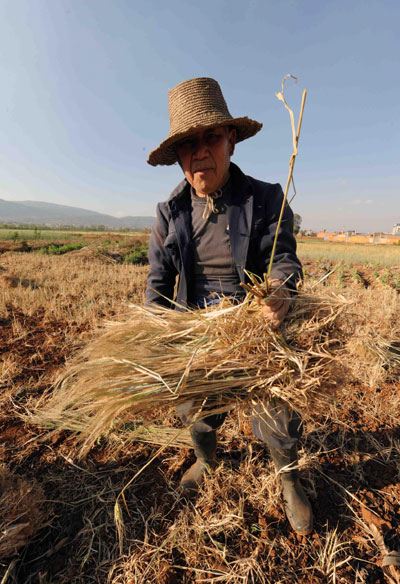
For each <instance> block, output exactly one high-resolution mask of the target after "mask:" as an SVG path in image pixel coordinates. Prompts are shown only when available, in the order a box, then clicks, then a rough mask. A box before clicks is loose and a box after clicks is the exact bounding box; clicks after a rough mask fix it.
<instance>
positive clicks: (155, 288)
mask: <svg viewBox="0 0 400 584" xmlns="http://www.w3.org/2000/svg"><path fill="white" fill-rule="evenodd" d="M169 113H170V133H169V136H168V138H167V139H166V140H164V141H163V142H162V143H161V144H160V146H159V147H158V148H156V149H155V150H153V151H152V152H151V153H150V156H149V159H148V162H149V164H151V165H153V166H156V165H159V164H161V165H171V164H174V163H175V162H178V163H179V164H180V166H181V168H182V170H183V173H184V175H185V179H184V180H183V181H182V182H181V183H180V184H179V185H178V186H177V187H176V188H175V189H174V190H173V191H172V194H171V196H170V197H169V199H168V200H167V201H166V202H164V203H160V204H159V205H158V207H157V217H156V221H155V224H154V227H153V230H152V234H151V238H150V248H149V260H150V272H149V276H148V282H147V290H146V302H147V303H148V304H151V303H156V304H159V305H162V306H167V307H171V308H173V307H174V306H178V307H180V308H182V307H183V309H184V307H200V308H203V307H205V306H207V305H208V304H210V303H214V302H217V301H218V299H219V297H220V296H221V295H224V296H229V297H232V298H233V299H234V301H236V302H237V301H240V299H241V298H243V297H244V291H243V288H242V286H241V285H240V284H241V282H246V271H249V272H252V273H254V274H258V275H259V276H262V275H263V274H264V273H265V272H266V271H267V268H268V264H269V259H270V256H271V250H272V245H273V238H274V235H275V232H276V228H277V222H278V217H279V212H280V209H281V205H282V200H283V194H282V189H281V187H280V185H278V184H269V183H265V182H262V181H259V180H256V179H254V178H251V177H249V176H246V175H245V174H243V172H242V171H241V170H240V169H239V168H238V167H237V166H236V165H235V164H233V163H231V160H230V159H231V156H232V155H233V153H234V150H235V145H236V143H238V142H240V141H242V140H245V139H247V138H250V137H252V136H254V135H255V134H256V133H257V132H258V131H259V130H260V129H261V127H262V124H260V123H259V122H256V121H255V120H252V119H249V118H247V117H239V118H233V117H232V116H231V114H230V113H229V110H228V108H227V105H226V102H225V100H224V97H223V95H222V92H221V89H220V86H219V85H218V83H217V82H216V81H215V80H214V79H209V78H198V79H190V80H188V81H184V82H183V83H180V84H179V85H177V86H176V87H175V88H174V89H172V90H171V91H170V92H169ZM301 274H302V272H301V264H300V262H299V260H298V258H297V256H296V242H295V238H294V237H293V213H292V211H291V209H290V208H289V206H286V207H285V210H284V216H283V221H282V224H281V228H280V232H279V236H278V241H277V248H276V253H275V257H274V261H273V266H272V271H271V278H272V283H273V286H274V287H275V288H276V289H277V290H276V293H275V295H274V294H272V297H271V298H270V299H269V301H268V302H267V303H266V304H264V305H263V306H262V314H263V316H264V317H265V318H268V319H269V320H270V322H271V326H272V327H274V328H276V327H279V326H280V324H281V323H282V321H283V319H284V317H285V315H286V313H287V311H288V309H289V305H290V293H291V290H293V289H294V288H295V286H296V282H297V281H298V280H299V279H300V278H301ZM177 276H178V286H177V290H176V297H174V294H175V284H176V278H177ZM283 283H284V286H283V287H282V285H283ZM170 300H174V301H175V302H176V304H172V303H171V302H170ZM192 410H193V404H192V403H188V406H187V408H185V407H182V408H180V410H178V414H179V415H180V417H181V419H182V421H183V423H186V424H187V423H190V422H191V419H190V415H189V414H190V411H192ZM225 416H226V414H225V413H222V414H213V415H211V414H210V415H208V416H207V413H205V417H203V418H202V419H199V420H198V421H196V422H195V423H192V425H191V428H190V432H191V436H192V440H193V445H194V451H195V454H196V457H197V460H196V462H195V463H194V464H193V465H192V466H191V467H190V468H189V470H188V471H186V473H185V474H184V476H183V478H182V480H181V488H182V490H183V493H184V494H185V495H188V496H191V495H193V494H195V493H196V492H197V490H198V488H199V486H200V485H201V483H202V480H203V477H204V474H205V473H206V472H207V471H209V470H210V469H212V468H214V467H215V465H216V458H215V451H216V430H217V428H218V427H219V426H220V425H221V424H222V422H223V421H224V419H225ZM251 422H252V429H253V432H254V434H255V436H256V437H257V438H259V439H261V440H262V441H263V442H266V443H268V445H269V448H270V452H271V455H272V459H273V461H274V463H275V466H276V468H277V470H278V472H279V474H280V477H281V482H282V490H283V498H284V502H285V511H286V515H287V517H288V519H289V522H290V524H291V525H292V527H293V529H294V530H295V531H297V532H298V533H300V534H308V533H310V532H311V530H312V522H313V519H312V511H311V506H310V503H309V501H308V499H307V497H306V495H305V493H304V491H303V488H302V486H301V484H300V480H299V471H298V465H297V442H298V440H299V438H300V436H301V433H302V423H301V419H300V416H299V415H298V414H297V412H294V411H293V410H291V409H290V408H289V407H288V406H286V405H284V404H283V403H280V402H277V401H272V402H269V403H266V404H265V405H264V407H263V408H262V409H261V408H260V409H259V410H257V409H255V410H254V411H253V412H252V416H251Z"/></svg>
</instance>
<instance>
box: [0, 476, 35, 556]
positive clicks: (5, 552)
mask: <svg viewBox="0 0 400 584" xmlns="http://www.w3.org/2000/svg"><path fill="white" fill-rule="evenodd" d="M0 481H1V482H0V559H3V558H7V557H8V556H11V555H13V554H15V553H16V552H17V551H18V550H19V549H20V548H21V547H23V546H24V545H26V544H27V543H28V542H29V541H30V540H31V538H32V536H33V535H34V534H35V533H36V532H37V531H38V530H39V529H41V528H42V527H44V526H45V525H46V517H45V513H44V510H43V500H44V495H43V491H42V489H41V487H40V486H39V485H37V484H35V483H34V482H32V481H28V480H26V479H23V478H21V477H18V476H16V475H14V474H12V473H11V472H10V471H9V470H7V468H6V467H5V466H4V465H1V467H0Z"/></svg>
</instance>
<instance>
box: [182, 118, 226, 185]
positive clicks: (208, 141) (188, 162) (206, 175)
mask: <svg viewBox="0 0 400 584" xmlns="http://www.w3.org/2000/svg"><path fill="white" fill-rule="evenodd" d="M235 137H236V130H229V128H227V127H226V126H220V127H216V128H209V129H207V130H202V131H200V132H197V133H195V134H191V135H190V136H188V137H187V138H185V139H184V140H182V141H181V142H179V143H178V145H177V148H176V152H177V155H178V159H179V163H180V165H181V167H182V170H183V172H184V174H185V177H186V178H187V180H188V181H189V183H190V184H191V185H192V187H193V188H194V189H195V191H196V194H197V195H199V196H204V195H208V194H210V193H213V192H214V191H216V190H217V189H220V188H221V187H223V186H224V184H225V183H226V182H227V180H228V178H229V163H230V158H231V156H232V154H233V152H234V150H235Z"/></svg>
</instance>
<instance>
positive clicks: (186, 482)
mask: <svg viewBox="0 0 400 584" xmlns="http://www.w3.org/2000/svg"><path fill="white" fill-rule="evenodd" d="M202 426H205V424H203V422H197V423H196V424H195V425H194V426H192V427H191V429H190V434H191V436H192V442H193V446H194V453H195V455H196V457H197V460H196V462H195V463H194V464H192V466H191V467H190V468H189V469H188V470H187V471H186V472H185V474H184V475H183V477H182V479H181V489H182V495H183V496H184V497H189V498H193V497H195V496H196V495H197V494H198V491H199V487H200V486H201V484H202V483H203V479H204V475H205V474H206V473H207V472H210V470H212V469H214V468H215V467H216V465H217V460H216V458H215V450H216V448H217V432H216V431H215V430H208V431H202V430H203V428H202ZM208 428H209V427H208Z"/></svg>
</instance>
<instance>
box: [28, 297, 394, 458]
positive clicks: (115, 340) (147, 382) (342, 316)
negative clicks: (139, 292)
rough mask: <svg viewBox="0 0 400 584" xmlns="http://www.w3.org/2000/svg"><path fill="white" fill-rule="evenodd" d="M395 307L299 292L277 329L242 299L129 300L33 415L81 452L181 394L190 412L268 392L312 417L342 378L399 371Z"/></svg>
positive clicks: (161, 410)
mask: <svg viewBox="0 0 400 584" xmlns="http://www.w3.org/2000/svg"><path fill="white" fill-rule="evenodd" d="M399 306H400V302H399V297H398V295H397V294H396V293H395V292H394V291H391V290H385V291H379V292H377V291H373V290H352V291H348V292H347V293H346V295H343V293H341V294H339V293H338V292H337V291H335V290H326V291H324V292H323V293H320V294H316V293H315V292H314V291H313V290H311V291H310V290H308V291H307V290H304V291H300V292H299V293H298V297H297V300H296V303H295V305H294V307H293V310H292V311H291V312H290V314H289V315H288V318H287V320H286V322H285V325H284V326H283V328H282V329H281V331H280V332H274V331H272V330H271V328H270V326H269V324H268V321H267V320H266V319H264V318H263V317H262V316H261V313H260V311H259V307H258V305H257V304H256V303H254V302H251V301H250V300H248V301H246V302H244V303H243V304H241V305H239V306H226V305H225V306H223V307H219V308H217V309H212V310H206V311H201V310H195V311H188V312H179V311H169V310H159V309H157V310H156V309H150V308H147V309H145V308H142V307H139V306H132V307H131V317H130V319H128V320H127V321H126V322H122V323H111V324H110V325H109V326H108V329H107V330H106V331H105V332H104V333H103V334H101V335H100V336H99V337H98V338H97V339H95V340H94V341H93V342H91V343H90V344H89V345H88V346H87V348H86V349H85V350H84V352H83V354H82V355H80V361H79V362H78V363H75V364H72V365H71V366H69V367H68V368H67V370H66V371H65V373H64V375H63V377H62V379H61V380H60V383H59V386H58V389H57V390H56V391H55V392H54V395H53V397H52V399H51V400H50V402H49V403H48V405H47V406H46V407H45V408H44V409H43V410H41V411H40V412H37V413H36V414H35V415H34V420H35V421H36V422H39V423H40V424H42V425H48V426H55V427H57V428H68V429H72V430H75V431H78V432H82V439H83V452H85V451H87V450H88V449H89V448H90V447H91V446H92V445H93V443H94V442H95V441H96V440H97V439H98V437H99V436H100V435H102V434H104V433H108V432H110V430H113V431H115V430H116V429H117V428H118V426H119V425H121V424H123V423H124V422H125V421H126V420H128V419H131V420H133V419H138V418H140V420H141V421H143V420H144V422H145V423H150V422H154V421H156V420H160V419H162V418H163V417H164V416H165V415H167V413H168V409H169V408H171V406H176V405H178V404H180V403H183V402H186V401H188V400H194V406H193V411H192V413H193V414H194V415H196V412H197V416H201V415H204V414H201V413H199V412H198V410H200V409H201V405H202V404H203V405H204V404H205V403H206V402H207V408H213V411H221V410H226V409H229V408H231V407H232V406H233V405H234V404H238V403H239V404H240V403H242V404H243V403H245V402H249V401H254V400H265V399H270V398H279V399H281V400H284V401H286V402H288V403H290V404H291V405H292V406H293V407H295V408H297V409H298V410H300V411H301V412H305V413H307V412H308V413H309V412H310V410H311V411H312V412H313V413H315V412H316V411H317V410H318V409H319V410H321V406H322V407H323V408H326V404H327V400H329V399H330V398H331V397H332V394H334V393H335V391H336V388H337V387H341V385H342V384H343V383H344V381H347V382H349V381H352V380H353V381H355V380H358V381H363V382H365V381H368V382H369V383H371V384H375V383H377V382H378V381H383V380H385V379H391V378H393V377H394V376H395V375H396V374H397V373H398V372H399V369H400V353H399V349H398V347H399V346H400V324H399V314H400V311H399ZM207 398H208V401H207ZM209 411H210V410H209V409H207V413H209Z"/></svg>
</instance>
